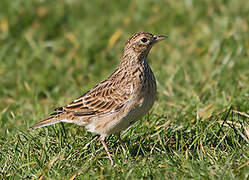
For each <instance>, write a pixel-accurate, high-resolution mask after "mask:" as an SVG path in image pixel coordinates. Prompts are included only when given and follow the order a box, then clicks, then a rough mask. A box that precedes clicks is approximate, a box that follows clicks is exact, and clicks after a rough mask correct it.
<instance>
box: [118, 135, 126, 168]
mask: <svg viewBox="0 0 249 180" xmlns="http://www.w3.org/2000/svg"><path fill="white" fill-rule="evenodd" d="M116 136H117V137H118V140H119V142H120V144H121V148H122V150H123V154H124V155H125V159H126V160H125V163H128V155H127V153H126V150H125V148H124V143H123V141H122V139H121V137H120V132H119V133H117V134H116Z"/></svg>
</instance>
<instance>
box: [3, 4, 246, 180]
mask: <svg viewBox="0 0 249 180" xmlns="http://www.w3.org/2000/svg"><path fill="white" fill-rule="evenodd" d="M248 14H249V4H248V3H243V2H242V1H236V0H227V1H221V0H218V1H213V0H205V1H192V0H186V1H115V0H111V1H98V0H93V1H87V2H83V1H79V0H74V1H72V0H71V1H70V0H68V1H64V0H54V1H48V0H47V1H46V0H43V1H35V0H30V1H26V0H15V1H9V0H1V6H0V47H1V48H0V102H1V103H0V127H1V128H0V179H20V178H22V179H38V178H41V179H42V178H44V179H70V178H71V179H75V178H78V179H169V178H171V179H248V177H249V123H248V119H249V116H248V114H249V109H248V107H249V83H248V82H249V68H248V67H249V59H248V55H249V34H248V31H249V27H248V24H249V16H248ZM138 31H149V32H152V33H156V34H167V35H168V36H169V39H167V40H166V41H165V42H161V43H160V44H158V45H156V47H154V48H153V49H152V51H151V53H150V55H149V59H150V64H151V66H152V69H153V70H154V73H155V76H156V78H157V83H158V100H157V102H156V103H155V105H154V108H153V110H152V111H151V112H150V113H149V114H148V115H147V116H146V117H144V118H143V119H142V120H141V121H139V122H137V123H136V124H134V126H132V127H131V128H130V129H129V130H128V131H126V132H124V133H123V134H122V138H123V139H124V141H125V143H126V148H127V150H128V155H129V163H128V164H125V163H124V162H125V157H124V155H123V154H122V151H121V148H120V146H119V144H118V143H116V142H117V139H116V137H114V136H110V137H109V138H108V145H109V147H110V150H111V152H112V154H113V157H114V163H115V165H114V166H113V167H111V166H110V163H109V161H108V158H107V156H106V153H105V151H104V149H103V147H102V145H101V143H100V142H99V141H98V137H97V136H96V135H93V134H90V133H88V132H86V131H85V130H84V129H83V128H82V127H78V126H76V125H72V124H64V127H63V126H62V125H61V124H58V125H54V126H50V127H48V128H42V129H39V130H35V131H32V132H29V131H27V127H29V126H30V125H31V124H33V123H35V122H37V121H39V120H40V119H42V118H45V117H46V116H47V114H49V113H50V112H51V110H53V109H54V108H55V107H56V106H60V105H64V104H66V103H68V102H71V100H73V98H76V97H78V96H79V95H81V94H82V93H83V92H84V91H86V90H88V89H89V88H91V87H92V86H93V85H95V84H96V83H97V82H100V81H101V80H103V79H104V78H105V77H106V76H108V75H109V74H110V73H111V72H112V71H113V70H114V68H115V65H117V64H118V63H119V60H120V58H121V56H122V51H121V50H122V49H123V46H124V42H125V40H126V39H127V38H128V37H129V36H130V35H132V34H133V33H135V32H138Z"/></svg>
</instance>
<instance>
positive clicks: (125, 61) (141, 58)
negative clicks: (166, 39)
mask: <svg viewBox="0 0 249 180" xmlns="http://www.w3.org/2000/svg"><path fill="white" fill-rule="evenodd" d="M147 55H148V53H146V52H141V53H134V52H131V51H128V52H125V53H124V55H123V58H122V61H121V62H120V66H122V67H126V68H129V67H134V66H139V65H142V66H143V65H144V64H147V63H148V61H147Z"/></svg>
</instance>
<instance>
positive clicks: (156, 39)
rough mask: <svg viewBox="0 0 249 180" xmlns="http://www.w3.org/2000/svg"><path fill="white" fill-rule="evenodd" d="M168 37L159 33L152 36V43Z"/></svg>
mask: <svg viewBox="0 0 249 180" xmlns="http://www.w3.org/2000/svg"><path fill="white" fill-rule="evenodd" d="M167 38H168V36H163V35H161V36H156V35H155V36H154V43H157V42H159V41H162V40H164V39H167Z"/></svg>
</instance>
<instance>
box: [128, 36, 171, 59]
mask: <svg viewBox="0 0 249 180" xmlns="http://www.w3.org/2000/svg"><path fill="white" fill-rule="evenodd" d="M166 38H167V36H163V35H161V36H158V35H153V34H151V33H148V32H138V33H136V34H134V35H133V36H131V37H130V38H129V39H128V40H127V42H126V44H125V50H124V51H125V54H126V53H129V54H130V53H135V54H137V55H140V54H143V55H145V56H147V54H148V53H149V51H150V49H151V48H152V46H153V45H154V44H155V43H157V42H159V41H162V40H164V39H166Z"/></svg>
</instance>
